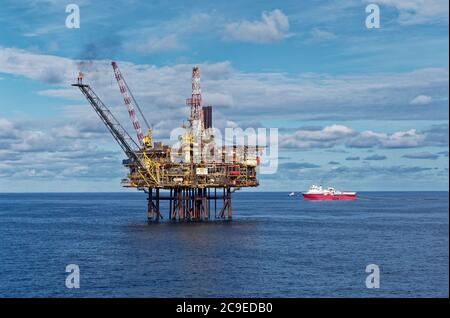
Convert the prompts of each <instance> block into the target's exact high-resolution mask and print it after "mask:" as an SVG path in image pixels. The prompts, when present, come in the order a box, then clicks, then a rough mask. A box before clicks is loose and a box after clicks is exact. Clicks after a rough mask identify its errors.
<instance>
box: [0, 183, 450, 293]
mask: <svg viewBox="0 0 450 318" xmlns="http://www.w3.org/2000/svg"><path fill="white" fill-rule="evenodd" d="M233 208H234V210H233V221H232V222H223V221H210V222H208V223H200V224H194V223H190V224H172V223H170V222H165V221H163V222H161V223H160V224H148V223H147V215H146V199H145V196H144V194H141V193H134V192H133V193H95V194H79V193H69V194H62V193H61V194H0V296H2V297H49V296H50V297H54V296H56V297H448V296H449V241H448V239H449V223H448V220H449V202H448V192H439V193H423V192H422V193H414V192H397V193H394V192H387V193H381V192H370V193H360V194H359V199H358V200H357V201H355V202H344V201H340V202H339V201H328V202H307V201H302V199H301V198H300V197H295V198H292V197H288V196H287V194H286V193H250V192H246V193H235V194H234V201H233ZM165 216H166V218H167V213H166V214H165ZM68 264H77V265H78V266H79V268H80V288H79V289H68V288H66V285H65V280H66V275H68V273H66V272H65V269H66V266H67V265H68ZM368 264H376V265H378V266H379V269H380V288H378V289H368V288H367V287H366V284H365V280H366V275H368V274H367V273H366V272H365V269H366V266H367V265H368Z"/></svg>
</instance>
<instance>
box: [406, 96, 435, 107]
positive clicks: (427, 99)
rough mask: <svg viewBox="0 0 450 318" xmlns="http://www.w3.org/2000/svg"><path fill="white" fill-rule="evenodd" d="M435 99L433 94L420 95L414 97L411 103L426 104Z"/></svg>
mask: <svg viewBox="0 0 450 318" xmlns="http://www.w3.org/2000/svg"><path fill="white" fill-rule="evenodd" d="M432 101H433V98H432V97H431V96H427V95H418V96H416V97H414V99H413V100H411V101H410V102H409V103H410V104H411V105H426V104H429V103H431V102H432Z"/></svg>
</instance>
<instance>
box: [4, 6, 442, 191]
mask: <svg viewBox="0 0 450 318" xmlns="http://www.w3.org/2000/svg"><path fill="white" fill-rule="evenodd" d="M69 3H75V4H78V5H79V7H80V17H81V21H80V25H81V27H80V28H79V29H68V28H66V27H65V20H66V17H67V13H66V12H65V7H66V5H67V4H69ZM369 3H376V4H378V5H379V7H380V13H381V28H379V29H367V28H366V26H365V19H366V16H367V13H366V12H365V8H366V6H367V5H368V4H369ZM448 12H449V11H448V3H447V1H442V0H428V1H422V0H410V1H407V2H405V1H399V0H379V1H365V0H355V1H352V0H350V1H319V0H314V1H280V2H274V1H222V2H219V1H170V3H169V2H167V1H145V2H144V1H114V4H112V3H109V2H108V1H89V0H83V1H71V2H65V1H57V0H34V1H33V0H25V1H20V3H18V2H17V1H9V0H0V25H1V32H0V84H1V85H0V96H1V98H2V99H1V100H2V102H1V103H0V191H20V192H26V191H121V190H122V189H121V188H120V185H119V181H120V179H121V178H122V177H123V176H124V175H125V174H126V170H125V169H124V168H123V167H122V166H121V164H120V162H121V159H122V157H123V155H122V154H121V152H120V148H119V147H118V146H117V145H116V144H115V142H114V140H113V138H112V137H111V136H109V135H108V134H107V132H106V131H105V128H104V127H103V126H102V124H101V122H100V120H99V119H98V118H97V117H96V115H95V113H94V112H93V111H92V110H91V109H90V107H89V106H88V105H87V103H86V102H85V100H84V99H83V98H82V96H81V94H80V93H79V92H78V91H76V90H74V89H73V88H71V87H70V85H69V84H70V83H71V82H73V81H74V79H75V77H76V73H77V71H78V70H79V69H82V70H83V71H84V72H85V75H86V81H89V83H90V84H92V86H93V87H94V88H95V90H96V91H97V92H98V93H99V95H100V96H101V97H102V98H103V99H104V101H105V102H106V103H107V104H108V105H109V106H110V107H111V108H112V109H113V111H114V113H115V114H117V116H118V117H119V118H120V120H121V121H122V122H123V123H124V124H125V125H128V127H129V119H128V118H127V115H126V111H125V108H124V107H123V105H122V104H121V98H120V94H119V92H118V89H117V85H116V83H115V81H114V77H113V73H112V70H111V67H110V66H109V63H110V61H111V60H117V61H118V63H119V66H120V67H121V69H122V72H123V73H124V75H125V76H126V78H127V81H128V84H129V85H130V86H131V88H132V90H133V93H134V95H135V96H136V97H137V99H138V100H139V101H140V104H141V106H142V108H143V109H144V111H145V113H146V114H147V118H148V119H149V120H150V121H151V122H152V123H153V124H154V127H155V137H157V138H161V139H163V140H164V139H167V137H168V136H169V133H170V131H171V129H173V128H176V127H178V126H179V125H180V124H181V123H182V121H183V119H185V118H186V116H187V109H186V106H184V99H185V98H186V97H188V95H189V92H190V69H191V68H192V66H193V65H195V64H198V65H200V67H201V70H202V89H203V94H204V99H205V101H206V102H207V103H209V104H212V105H213V106H214V115H213V116H214V124H215V126H217V127H218V128H220V129H223V128H225V127H230V126H231V127H234V126H239V127H243V128H245V127H255V128H257V127H267V128H270V127H277V128H279V135H280V136H279V142H280V145H279V146H280V150H279V152H280V160H279V169H278V172H277V173H276V174H273V175H262V176H261V186H260V188H258V189H259V190H263V191H271V190H272V191H276V190H279V191H291V190H292V191H298V190H302V189H305V188H307V187H308V186H309V185H310V184H311V183H315V182H321V183H323V184H327V185H328V184H330V185H333V186H335V187H337V188H341V189H349V190H358V191H361V190H435V189H437V190H448V119H449V117H448V116H449V115H448V58H449V54H448V44H449V43H448Z"/></svg>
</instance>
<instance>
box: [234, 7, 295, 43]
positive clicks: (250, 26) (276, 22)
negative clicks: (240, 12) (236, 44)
mask: <svg viewBox="0 0 450 318" xmlns="http://www.w3.org/2000/svg"><path fill="white" fill-rule="evenodd" d="M288 30H289V18H288V17H287V16H286V15H285V14H284V13H283V12H282V11H281V10H279V9H276V10H273V11H270V12H263V13H262V17H261V21H247V20H244V21H240V22H232V23H229V24H227V25H226V26H225V35H226V38H227V39H231V40H236V41H242V42H254V43H271V42H279V41H281V40H283V38H285V37H286V33H287V31H288Z"/></svg>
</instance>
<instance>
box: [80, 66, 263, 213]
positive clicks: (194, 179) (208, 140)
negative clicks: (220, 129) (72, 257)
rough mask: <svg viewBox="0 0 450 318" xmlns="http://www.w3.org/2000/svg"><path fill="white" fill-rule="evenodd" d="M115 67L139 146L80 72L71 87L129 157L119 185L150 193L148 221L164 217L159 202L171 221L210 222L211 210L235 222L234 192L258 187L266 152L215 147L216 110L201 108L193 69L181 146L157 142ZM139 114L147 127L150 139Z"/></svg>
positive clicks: (250, 147)
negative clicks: (258, 177)
mask: <svg viewBox="0 0 450 318" xmlns="http://www.w3.org/2000/svg"><path fill="white" fill-rule="evenodd" d="M111 65H112V68H113V70H114V75H115V78H116V80H117V83H118V85H119V90H120V93H121V94H122V97H123V101H124V104H125V106H126V108H127V111H128V114H129V116H130V118H131V121H132V124H133V127H134V129H135V132H136V136H137V139H138V141H137V142H136V141H135V140H134V139H133V138H132V137H131V136H130V134H129V133H128V132H127V131H126V130H125V129H124V127H123V126H122V125H121V124H120V122H119V121H118V120H117V119H116V117H115V116H114V115H113V114H112V112H111V111H110V110H109V108H108V107H107V106H106V105H105V104H104V103H103V102H102V101H101V99H100V98H99V97H98V96H97V94H96V93H95V92H94V91H93V89H92V88H91V87H90V86H89V85H87V84H83V74H82V73H81V72H80V73H79V75H78V83H77V84H72V86H76V87H78V88H79V89H80V91H81V92H82V93H83V95H84V96H85V97H86V99H87V100H88V101H89V103H90V104H91V106H92V108H93V109H94V111H95V112H96V113H97V115H98V116H99V117H100V119H101V120H102V121H103V123H104V124H105V126H106V128H107V129H108V130H109V132H110V133H111V134H112V136H113V137H114V139H115V140H116V141H117V143H118V144H119V146H120V147H121V148H122V150H123V151H124V153H125V155H126V156H127V159H125V160H123V162H122V163H123V165H124V166H125V167H126V168H128V169H129V173H128V175H127V177H126V178H124V179H122V182H121V185H122V186H124V187H132V188H136V189H137V190H141V191H145V192H146V193H148V220H149V222H157V221H159V220H161V219H163V218H164V217H163V215H162V213H161V209H160V206H161V205H160V202H161V201H169V202H168V203H169V204H168V206H169V214H168V217H169V219H170V220H173V221H206V220H209V219H211V218H212V212H213V211H214V218H215V219H228V220H229V219H231V218H232V202H231V201H232V200H231V199H232V198H231V197H232V193H233V192H234V191H236V190H238V189H240V188H244V187H257V186H258V180H257V177H256V173H257V171H256V168H257V166H258V165H259V164H260V155H261V152H262V147H258V145H257V144H256V145H236V144H233V145H232V146H217V144H216V140H215V135H214V129H213V125H212V106H202V95H201V89H200V68H199V67H198V66H194V67H193V69H192V96H191V97H190V98H188V99H186V104H187V106H189V107H190V116H189V118H188V123H187V124H183V126H182V128H183V133H182V134H180V136H179V142H178V143H177V145H176V146H172V147H171V146H169V145H166V144H164V143H162V142H153V140H152V129H151V127H150V125H149V124H148V122H147V120H146V119H145V116H144V114H143V112H142V110H141V108H140V107H139V104H138V103H137V101H136V99H135V98H134V96H133V94H132V93H131V90H130V88H129V87H128V84H127V82H126V81H125V79H124V77H123V75H122V73H121V71H120V70H119V67H118V65H117V63H116V62H112V63H111ZM136 110H137V111H138V113H136ZM138 114H139V115H140V116H139V117H141V118H142V119H143V120H144V122H145V124H146V126H147V133H146V135H144V133H143V132H142V129H141V126H140V123H139V120H138ZM162 190H163V191H162ZM164 192H166V194H165V193H164Z"/></svg>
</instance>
